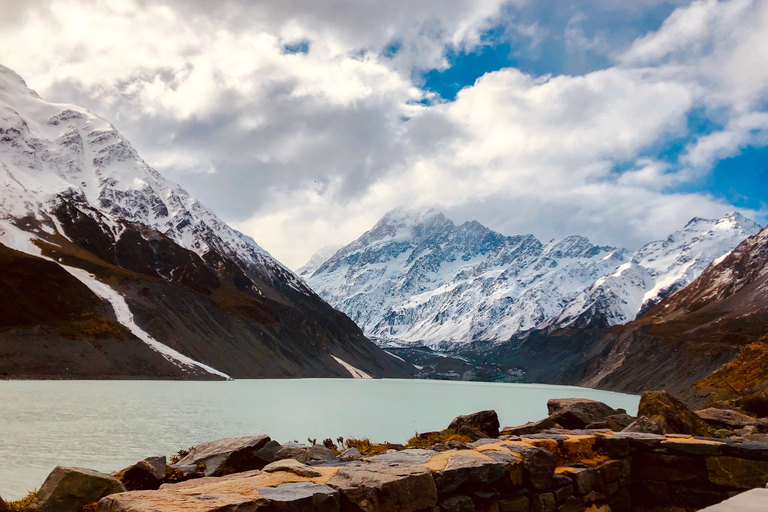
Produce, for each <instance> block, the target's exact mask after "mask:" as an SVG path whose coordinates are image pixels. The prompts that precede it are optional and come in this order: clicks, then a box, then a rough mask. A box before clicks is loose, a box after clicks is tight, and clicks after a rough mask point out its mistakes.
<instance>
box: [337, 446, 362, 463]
mask: <svg viewBox="0 0 768 512" xmlns="http://www.w3.org/2000/svg"><path fill="white" fill-rule="evenodd" d="M362 456H363V454H362V453H360V450H358V449H357V448H347V449H346V450H344V451H343V452H341V454H339V459H341V460H344V461H348V460H360V458H361V457H362Z"/></svg>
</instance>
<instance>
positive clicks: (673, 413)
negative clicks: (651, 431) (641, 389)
mask: <svg viewBox="0 0 768 512" xmlns="http://www.w3.org/2000/svg"><path fill="white" fill-rule="evenodd" d="M637 413H638V415H639V416H645V417H647V418H649V419H650V420H652V421H653V422H655V423H656V424H657V425H658V426H659V428H660V429H661V432H662V433H663V434H690V435H695V436H705V437H706V436H710V435H711V434H712V431H711V429H710V428H709V426H708V425H707V424H706V422H705V421H704V420H702V419H701V418H699V417H698V416H697V415H696V414H695V413H694V412H692V411H691V410H690V409H688V407H686V405H685V404H684V403H683V402H682V401H681V400H680V399H678V398H675V397H674V396H672V395H671V394H669V393H667V392H666V391H646V392H645V393H643V395H642V397H641V398H640V406H639V408H638V412H637Z"/></svg>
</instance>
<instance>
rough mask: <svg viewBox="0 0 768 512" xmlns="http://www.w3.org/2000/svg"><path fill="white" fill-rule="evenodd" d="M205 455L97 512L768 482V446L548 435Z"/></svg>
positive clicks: (557, 506)
mask: <svg viewBox="0 0 768 512" xmlns="http://www.w3.org/2000/svg"><path fill="white" fill-rule="evenodd" d="M217 446H218V447H219V448H221V450H219V452H217V448H216V447H217ZM199 448H200V449H199V450H197V449H196V450H195V451H193V452H191V453H190V455H189V456H188V458H189V459H190V460H192V464H191V469H193V470H194V469H198V470H199V471H198V472H197V478H194V479H191V480H185V481H181V482H178V483H164V484H162V485H160V486H159V489H157V486H155V487H153V488H154V489H157V490H136V491H131V492H122V493H117V494H112V495H109V496H106V497H103V498H102V496H103V495H99V496H97V497H96V498H95V499H99V498H101V499H100V501H99V502H98V506H97V511H98V512H162V511H166V510H167V511H175V510H184V511H189V512H215V511H225V510H226V511H237V512H257V511H263V512H268V511H296V512H304V511H307V512H309V511H318V512H334V511H339V512H347V511H349V512H352V511H365V512H473V511H478V512H480V511H482V512H662V511H664V512H672V511H673V512H692V511H696V510H701V509H702V508H704V507H707V506H710V505H713V504H716V503H719V502H721V501H723V500H726V499H728V498H729V497H731V496H734V495H736V494H739V493H742V492H744V491H746V490H749V489H752V488H756V487H762V488H764V487H765V485H766V481H768V445H764V444H758V443H753V442H749V441H744V440H732V439H713V438H697V437H693V436H690V435H682V434H667V435H656V434H647V433H637V432H613V431H609V430H563V429H550V430H549V431H547V432H545V433H539V434H531V435H522V436H509V435H502V436H501V437H499V438H497V439H491V438H484V439H480V440H478V441H476V442H474V443H471V444H468V445H464V447H463V448H461V449H447V450H445V451H441V452H438V451H435V450H426V449H409V450H402V451H395V450H390V451H389V452H387V453H384V454H381V455H375V456H371V457H363V458H357V457H355V458H356V459H357V460H350V459H349V458H347V457H344V456H343V455H342V456H339V457H336V456H334V455H333V454H332V452H330V450H325V451H324V453H322V454H320V455H322V457H320V456H319V455H317V454H314V452H313V450H314V451H315V452H318V453H319V452H321V451H323V450H324V449H323V448H322V447H301V446H299V445H297V446H291V447H288V448H290V450H288V451H286V452H285V454H284V455H285V458H284V459H283V460H275V461H274V462H272V463H267V461H268V460H270V459H273V458H275V459H277V458H279V457H278V455H277V454H279V453H281V450H283V451H285V450H284V449H285V447H282V448H281V447H280V445H278V444H277V443H275V442H274V441H270V440H269V438H268V437H267V436H256V437H253V438H235V439H229V440H221V441H218V442H215V443H208V444H206V445H205V446H203V445H201V447H199ZM198 452H199V453H198ZM288 452H290V453H288ZM247 454H251V455H252V459H253V463H254V464H256V465H258V466H259V467H260V469H250V470H244V469H243V468H245V467H247V465H248V464H247V461H246V460H245V459H246V458H248V457H247ZM270 454H271V455H270ZM288 455H291V456H290V457H288ZM201 457H202V458H206V460H209V461H210V462H211V463H213V462H215V464H213V465H212V466H211V470H210V471H208V470H206V468H207V467H206V466H204V465H203V464H201V463H200V460H203V459H202V458H201ZM198 459H199V460H198ZM235 462H237V463H238V464H239V468H240V469H238V471H240V472H239V473H232V474H225V473H226V472H224V471H223V470H222V468H224V467H229V466H231V467H233V468H234V467H235V465H234V463H235ZM196 464H197V465H196ZM214 466H215V467H214ZM170 468H173V466H171V467H169V469H170ZM200 468H202V469H200ZM167 474H171V473H168V472H167ZM210 475H221V476H210ZM168 481H169V480H166V482H168ZM159 483H160V482H159V481H158V484H159ZM46 484H47V483H46ZM46 484H44V486H43V487H46ZM129 488H130V487H129ZM766 506H767V507H768V504H767V505H766ZM766 509H767V510H768V508H766ZM65 512H66V511H65ZM72 512H75V509H73V511H72Z"/></svg>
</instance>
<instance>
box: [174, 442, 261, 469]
mask: <svg viewBox="0 0 768 512" xmlns="http://www.w3.org/2000/svg"><path fill="white" fill-rule="evenodd" d="M269 441H270V439H269V436H268V435H264V434H262V435H258V436H249V437H231V438H227V439H220V440H218V441H211V442H209V443H203V444H199V445H197V446H195V447H194V448H193V449H192V450H190V452H189V454H188V455H187V456H186V457H184V458H183V459H181V460H180V461H179V465H192V466H196V465H199V464H203V465H205V470H204V472H205V475H206V476H223V475H226V474H229V473H238V472H241V471H248V470H250V469H261V468H262V467H264V465H265V464H266V462H265V461H264V460H263V459H262V458H260V457H259V456H258V452H259V450H260V449H261V448H263V447H264V445H266V444H267V443H268V442H269Z"/></svg>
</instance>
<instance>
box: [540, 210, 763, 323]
mask: <svg viewBox="0 0 768 512" xmlns="http://www.w3.org/2000/svg"><path fill="white" fill-rule="evenodd" d="M758 231H760V225H758V224H757V223H755V222H753V221H752V220H750V219H748V218H746V217H744V216H743V215H741V214H739V213H729V214H728V215H726V216H725V217H723V218H722V219H717V220H712V219H700V218H694V219H692V220H691V221H690V222H689V223H688V224H687V225H686V226H685V227H684V228H683V229H681V230H680V231H675V232H674V233H672V234H671V235H669V237H667V238H666V239H665V240H658V241H655V242H651V243H649V244H647V245H646V246H644V247H643V248H642V249H640V250H639V251H638V252H637V253H636V254H635V255H634V256H633V257H632V260H631V261H629V262H627V263H626V264H624V265H622V266H621V267H619V268H618V269H616V271H615V272H613V273H611V274H609V275H607V276H604V277H601V278H600V279H598V280H597V281H595V283H594V284H593V285H592V286H590V287H589V288H588V289H587V290H585V291H584V292H582V293H580V294H579V295H578V296H577V297H576V298H575V299H574V300H573V301H572V302H571V303H570V304H568V306H566V307H565V309H563V311H562V312H561V313H560V314H559V315H558V316H557V318H555V319H554V321H553V322H552V323H553V325H554V326H558V327H564V326H569V325H573V326H575V327H607V326H610V325H617V324H623V323H626V322H629V321H631V320H634V319H635V317H636V316H637V315H638V313H642V312H644V311H647V310H648V309H650V308H651V307H653V306H654V305H656V304H658V303H659V302H660V301H661V300H662V299H664V298H666V297H669V296H670V295H672V294H673V293H674V292H676V291H677V290H680V289H681V288H683V287H685V286H687V285H688V284H689V283H691V282H692V281H693V280H694V279H696V278H697V277H698V276H699V275H701V273H702V272H703V271H704V270H705V269H706V268H707V267H708V266H709V265H710V264H711V263H712V262H713V261H715V260H717V259H719V258H722V257H724V256H725V255H726V254H728V253H729V252H730V251H731V250H732V249H733V248H734V247H736V246H737V245H738V244H739V243H741V242H742V241H743V240H745V239H746V238H747V237H749V236H751V235H754V234H755V233H757V232H758Z"/></svg>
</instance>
